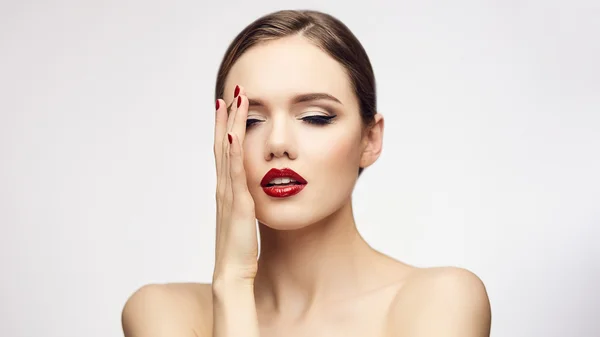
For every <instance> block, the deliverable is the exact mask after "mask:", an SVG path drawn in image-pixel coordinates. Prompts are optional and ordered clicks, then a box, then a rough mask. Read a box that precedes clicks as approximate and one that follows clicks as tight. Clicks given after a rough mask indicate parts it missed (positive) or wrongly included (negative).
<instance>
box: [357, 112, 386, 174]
mask: <svg viewBox="0 0 600 337" xmlns="http://www.w3.org/2000/svg"><path fill="white" fill-rule="evenodd" d="M383 126H384V122H383V115H382V114H380V113H376V114H375V122H374V123H373V124H372V126H370V127H369V128H368V129H366V130H365V134H364V135H363V139H362V149H363V151H362V154H361V157H360V167H362V168H365V167H369V166H371V165H372V164H373V163H374V162H375V161H376V160H377V158H379V155H380V154H381V149H382V145H383Z"/></svg>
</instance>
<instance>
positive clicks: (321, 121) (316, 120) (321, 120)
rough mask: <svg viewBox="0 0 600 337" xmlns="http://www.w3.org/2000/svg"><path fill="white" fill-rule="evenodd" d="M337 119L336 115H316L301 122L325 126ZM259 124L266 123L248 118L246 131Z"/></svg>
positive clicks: (304, 118)
mask: <svg viewBox="0 0 600 337" xmlns="http://www.w3.org/2000/svg"><path fill="white" fill-rule="evenodd" d="M335 117H337V116H335V115H331V116H321V115H316V116H307V117H303V118H300V120H302V121H303V122H306V123H309V124H313V125H325V124H331V123H332V122H333V119H334V118H335ZM259 122H264V121H263V120H260V119H254V118H248V119H247V120H246V129H248V128H250V127H252V126H253V125H255V124H257V123H259Z"/></svg>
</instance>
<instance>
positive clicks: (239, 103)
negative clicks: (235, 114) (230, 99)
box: [237, 96, 242, 108]
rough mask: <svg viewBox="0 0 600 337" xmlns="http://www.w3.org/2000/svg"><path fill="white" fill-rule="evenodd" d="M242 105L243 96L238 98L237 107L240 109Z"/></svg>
mask: <svg viewBox="0 0 600 337" xmlns="http://www.w3.org/2000/svg"><path fill="white" fill-rule="evenodd" d="M241 104H242V96H238V102H237V107H238V108H239V107H240V105H241Z"/></svg>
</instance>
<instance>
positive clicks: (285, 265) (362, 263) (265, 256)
mask: <svg viewBox="0 0 600 337" xmlns="http://www.w3.org/2000/svg"><path fill="white" fill-rule="evenodd" d="M260 234H261V253H260V257H259V260H258V273H257V275H256V278H255V296H256V301H257V307H258V308H259V309H261V310H265V311H271V312H279V311H280V308H283V307H285V308H286V311H288V310H291V311H293V312H295V313H294V315H303V314H305V313H307V312H308V311H310V309H311V307H313V306H314V305H315V304H317V303H316V302H319V303H322V302H329V301H335V300H339V299H342V298H345V297H346V298H347V297H348V296H350V295H351V294H356V293H357V292H359V291H361V290H363V289H365V288H368V287H369V286H370V285H369V284H368V283H369V281H368V277H369V273H370V271H372V270H373V268H376V260H379V259H380V257H381V256H378V255H379V253H377V252H376V251H375V250H373V249H372V248H371V247H370V246H369V245H368V244H367V243H366V242H365V241H364V240H363V238H362V237H361V236H360V234H359V233H358V230H357V229H356V224H355V222H354V217H353V214H352V204H351V201H348V203H347V204H346V205H345V206H344V207H342V208H341V209H340V210H339V211H337V212H336V213H334V214H332V215H331V216H329V217H328V218H326V219H324V220H323V221H321V222H319V223H316V224H311V225H309V226H306V227H304V228H302V229H299V230H289V231H278V230H274V229H271V228H269V227H267V226H265V225H263V224H260ZM317 299H318V300H317Z"/></svg>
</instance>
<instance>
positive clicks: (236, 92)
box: [233, 85, 240, 98]
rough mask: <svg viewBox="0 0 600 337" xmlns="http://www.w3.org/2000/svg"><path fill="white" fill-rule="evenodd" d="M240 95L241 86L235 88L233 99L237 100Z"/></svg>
mask: <svg viewBox="0 0 600 337" xmlns="http://www.w3.org/2000/svg"><path fill="white" fill-rule="evenodd" d="M239 94H240V86H239V85H236V86H235V91H234V92H233V98H236V97H237V96H238V95H239Z"/></svg>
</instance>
